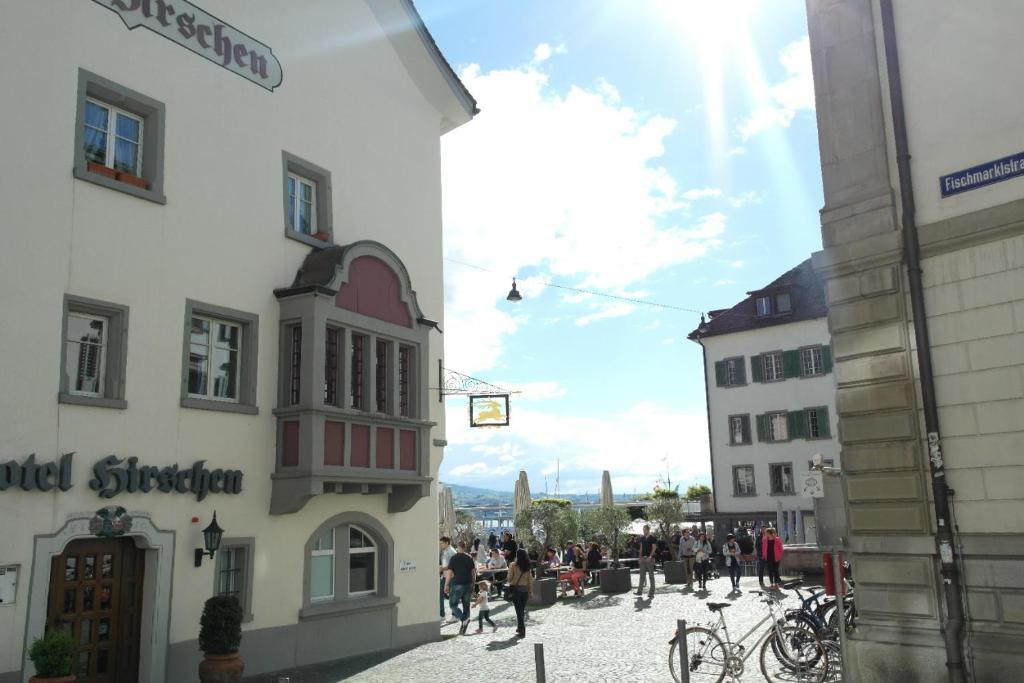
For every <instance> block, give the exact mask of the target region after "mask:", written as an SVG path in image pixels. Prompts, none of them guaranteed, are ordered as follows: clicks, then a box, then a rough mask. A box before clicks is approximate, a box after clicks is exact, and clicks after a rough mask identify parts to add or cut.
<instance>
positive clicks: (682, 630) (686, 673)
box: [676, 619, 690, 683]
mask: <svg viewBox="0 0 1024 683" xmlns="http://www.w3.org/2000/svg"><path fill="white" fill-rule="evenodd" d="M676 643H678V645H679V681H680V683H690V654H689V653H688V652H687V651H686V619H677V620H676Z"/></svg>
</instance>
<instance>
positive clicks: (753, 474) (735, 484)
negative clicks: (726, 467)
mask: <svg viewBox="0 0 1024 683" xmlns="http://www.w3.org/2000/svg"><path fill="white" fill-rule="evenodd" d="M747 468H749V469H750V481H751V482H752V485H751V490H750V491H749V492H747V493H740V487H739V480H738V479H737V478H736V471H737V470H739V469H747ZM732 495H733V496H734V497H736V498H750V497H753V496H756V495H757V468H755V467H754V465H753V464H749V465H733V466H732Z"/></svg>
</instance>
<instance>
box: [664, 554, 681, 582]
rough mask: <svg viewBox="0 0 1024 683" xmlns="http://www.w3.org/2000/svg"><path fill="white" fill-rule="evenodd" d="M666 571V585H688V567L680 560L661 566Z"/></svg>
mask: <svg viewBox="0 0 1024 683" xmlns="http://www.w3.org/2000/svg"><path fill="white" fill-rule="evenodd" d="M661 566H662V567H663V568H664V570H665V583H686V566H685V565H684V563H683V562H681V561H680V560H670V561H668V562H663V563H662V565H661Z"/></svg>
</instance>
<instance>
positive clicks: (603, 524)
mask: <svg viewBox="0 0 1024 683" xmlns="http://www.w3.org/2000/svg"><path fill="white" fill-rule="evenodd" d="M584 514H585V515H586V517H585V520H584V526H586V527H587V528H590V529H595V530H596V531H597V533H598V534H599V535H600V536H601V537H602V538H603V539H604V541H605V543H607V544H608V548H609V549H610V550H611V554H612V566H611V567H609V568H607V569H602V570H601V573H600V582H601V592H602V593H625V592H627V591H629V589H630V588H632V587H633V583H632V580H631V577H630V574H629V567H620V566H619V552H620V551H621V550H622V548H623V547H624V546H625V544H626V537H625V535H624V534H622V528H623V527H625V526H626V525H627V524H629V513H628V512H627V511H626V510H625V509H624V508H620V507H615V506H613V505H604V506H601V507H598V508H592V509H590V510H587V511H586V512H585V513H584Z"/></svg>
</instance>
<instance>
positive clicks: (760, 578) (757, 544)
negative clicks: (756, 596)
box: [754, 526, 764, 588]
mask: <svg viewBox="0 0 1024 683" xmlns="http://www.w3.org/2000/svg"><path fill="white" fill-rule="evenodd" d="M763 544H764V529H763V527H760V526H759V527H758V529H757V536H756V538H755V540H754V553H755V554H756V555H757V583H758V584H759V585H760V586H761V588H764V558H763V557H761V546H762V545H763Z"/></svg>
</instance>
